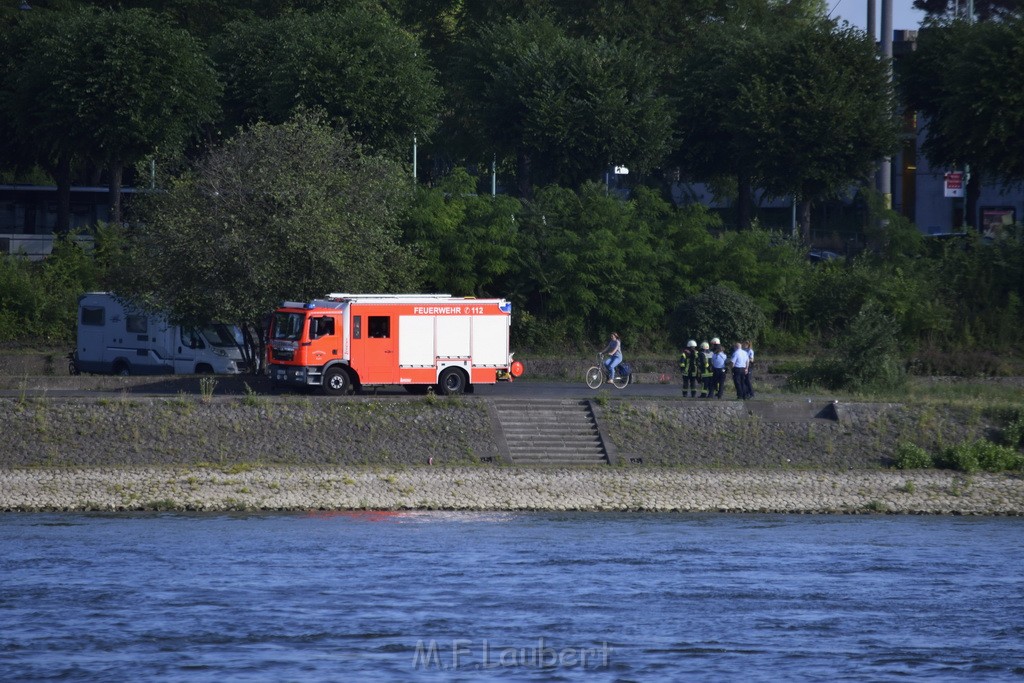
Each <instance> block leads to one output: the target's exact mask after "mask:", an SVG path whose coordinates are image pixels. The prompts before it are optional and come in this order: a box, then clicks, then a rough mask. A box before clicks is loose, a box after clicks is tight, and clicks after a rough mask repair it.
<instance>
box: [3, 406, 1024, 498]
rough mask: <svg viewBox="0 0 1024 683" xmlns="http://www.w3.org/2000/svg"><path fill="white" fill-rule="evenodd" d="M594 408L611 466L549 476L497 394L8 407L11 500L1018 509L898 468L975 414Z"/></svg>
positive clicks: (955, 479) (1011, 494)
mask: <svg viewBox="0 0 1024 683" xmlns="http://www.w3.org/2000/svg"><path fill="white" fill-rule="evenodd" d="M523 400H529V399H523ZM594 406H595V411H596V413H597V414H598V418H599V422H600V424H601V425H602V429H603V430H604V435H603V436H604V438H606V439H608V440H609V441H610V442H611V443H612V444H614V447H615V451H616V453H617V457H616V458H615V460H614V465H611V466H609V465H603V466H585V467H584V466H580V467H576V468H564V467H559V468H555V467H524V466H519V465H515V464H514V463H510V462H509V461H508V459H507V457H506V454H505V453H503V450H502V448H501V446H500V443H501V441H502V437H501V434H500V426H498V425H496V421H495V420H494V419H493V415H492V413H493V406H492V405H491V403H490V401H489V399H486V398H478V397H459V398H435V397H426V398H412V397H408V398H406V397H389V398H385V399H381V398H372V397H361V398H345V399H329V400H328V399H321V398H319V397H303V396H282V397H270V396H256V395H248V396H227V397H220V396H218V397H202V396H196V395H176V396H166V397H154V396H132V395H124V396H121V397H118V398H99V399H97V398H52V397H51V398H39V397H28V396H23V397H11V398H2V399H0V434H3V437H2V439H3V441H2V444H0V509H3V510H83V509H89V510H136V509H194V510H232V509H267V510H282V509H283V510H296V509H302V510H306V509H410V508H426V509H474V510H480V509H487V510H494V509H502V510H504V509H507V510H541V509H545V510H686V511H715V510H730V511H750V512H760V511H782V512H844V513H853V512H901V513H960V514H1014V515H1018V514H1024V478H1022V477H1021V476H1020V473H1016V474H975V475H971V476H965V475H962V474H958V473H953V472H946V471H913V472H901V471H898V470H893V469H889V468H888V467H887V466H888V465H889V464H890V463H891V456H892V453H893V449H894V448H895V445H896V444H897V443H899V442H900V441H908V442H911V443H915V444H917V445H919V446H922V447H924V448H927V449H929V450H933V451H934V450H935V449H937V448H941V447H943V446H949V445H952V444H954V443H958V442H960V441H965V440H972V439H975V438H980V437H982V436H985V435H988V434H992V433H993V431H994V430H996V429H997V426H996V425H993V424H991V423H990V422H989V421H988V420H987V419H986V417H985V416H984V415H981V414H978V413H976V412H972V411H970V410H961V409H957V408H954V407H936V406H903V405H898V404H866V403H865V404H844V405H838V404H832V403H830V402H828V403H824V408H822V409H820V410H819V409H818V406H817V405H815V406H812V407H811V408H804V407H801V406H800V405H797V404H795V403H790V404H786V403H785V402H783V401H751V402H746V403H744V402H738V401H721V402H718V401H712V402H702V401H696V400H680V399H662V400H657V399H642V398H639V397H634V398H631V399H630V398H613V399H610V400H604V401H594ZM808 410H810V411H811V412H808Z"/></svg>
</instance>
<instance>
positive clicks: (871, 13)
mask: <svg viewBox="0 0 1024 683" xmlns="http://www.w3.org/2000/svg"><path fill="white" fill-rule="evenodd" d="M875 25H876V22H875V0H868V21H867V25H866V26H865V27H864V30H865V31H866V32H867V34H868V38H870V39H871V40H874V39H875V36H876V33H875Z"/></svg>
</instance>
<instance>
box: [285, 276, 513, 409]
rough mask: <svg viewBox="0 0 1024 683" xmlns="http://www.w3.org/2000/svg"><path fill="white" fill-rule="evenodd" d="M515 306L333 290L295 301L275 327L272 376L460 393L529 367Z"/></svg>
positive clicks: (348, 386)
mask: <svg viewBox="0 0 1024 683" xmlns="http://www.w3.org/2000/svg"><path fill="white" fill-rule="evenodd" d="M511 318H512V304H510V303H509V302H508V301H505V300H504V299H471V298H460V297H453V296H451V295H448V294H329V295H327V297H326V298H324V299H316V300H314V301H311V302H309V303H300V302H294V301H289V302H285V303H284V304H282V305H281V307H280V308H278V309H277V310H276V311H275V312H274V315H273V319H272V321H271V326H270V344H269V349H268V361H269V371H270V378H271V380H272V381H273V382H275V383H279V384H295V385H304V386H319V387H321V388H322V389H323V391H324V393H327V394H346V393H349V392H351V391H352V390H353V388H358V387H365V386H377V385H389V384H399V385H402V386H404V387H406V388H407V390H408V391H410V392H411V393H426V392H427V390H428V389H429V388H430V387H432V386H433V387H435V388H436V390H437V391H438V392H439V393H443V394H460V393H463V392H467V391H472V390H473V385H475V384H494V383H495V382H497V381H501V380H504V381H512V379H513V378H514V377H518V376H519V375H521V374H522V372H523V366H522V363H520V362H519V361H513V360H512V353H510V352H509V327H510V322H511Z"/></svg>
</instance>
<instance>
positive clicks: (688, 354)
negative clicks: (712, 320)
mask: <svg viewBox="0 0 1024 683" xmlns="http://www.w3.org/2000/svg"><path fill="white" fill-rule="evenodd" d="M703 355H704V354H702V353H699V352H698V351H697V342H695V341H694V340H692V339H691V340H690V341H688V342H686V348H685V349H684V350H683V353H682V355H680V356H679V371H680V372H681V373H682V375H683V396H689V397H691V398H694V397H696V396H697V376H698V372H697V356H703Z"/></svg>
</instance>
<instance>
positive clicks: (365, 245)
mask: <svg viewBox="0 0 1024 683" xmlns="http://www.w3.org/2000/svg"><path fill="white" fill-rule="evenodd" d="M409 195H410V187H409V182H408V180H407V179H406V175H405V173H404V171H403V169H402V167H401V166H399V165H398V164H395V163H394V162H391V161H388V160H385V159H383V158H381V157H378V156H373V155H369V154H367V153H365V152H363V151H362V150H361V149H360V148H359V146H358V145H356V144H355V143H354V142H353V141H352V139H351V138H350V137H349V136H348V135H347V134H346V133H344V132H342V131H338V130H334V129H332V128H330V127H329V126H328V125H326V124H325V123H324V122H323V121H321V120H320V119H319V118H318V117H317V116H316V115H313V114H310V113H305V112H303V113H300V114H298V115H296V116H295V117H294V118H293V119H291V120H289V121H287V122H285V123H283V124H280V125H271V124H267V123H258V124H256V125H254V126H252V127H251V128H248V129H246V130H244V131H241V132H240V133H239V134H238V135H236V136H235V137H233V138H232V139H230V140H229V141H227V142H226V143H225V144H224V145H223V146H221V147H219V148H215V149H213V150H211V152H210V153H209V154H208V155H207V156H206V157H204V158H203V159H201V160H200V161H198V162H197V163H196V164H195V166H194V168H193V169H192V170H191V171H190V172H189V173H187V174H185V175H183V176H181V177H179V178H174V179H171V180H169V184H168V186H167V189H166V191H165V192H160V193H155V194H151V195H148V196H147V197H146V201H145V202H144V203H143V204H142V206H141V207H140V210H141V211H142V221H141V222H140V225H139V227H138V229H137V231H136V232H135V233H134V235H133V236H134V242H133V245H132V246H133V248H132V249H131V250H130V259H129V263H128V267H127V268H126V270H125V272H124V275H123V278H122V282H121V287H120V291H122V292H123V293H126V294H130V295H132V297H133V298H135V299H137V300H139V301H141V302H143V303H145V304H147V305H148V307H150V308H156V309H162V310H167V311H169V312H170V313H171V316H172V318H173V319H174V320H176V321H178V322H183V323H191V324H197V323H204V322H209V321H211V320H219V321H226V322H237V323H240V324H247V325H251V326H253V327H255V328H257V329H258V328H259V327H260V322H261V320H262V318H263V316H264V315H265V314H266V313H267V312H269V311H271V310H272V309H273V308H274V307H275V306H276V305H278V304H279V303H280V302H281V301H282V300H286V299H288V300H309V299H312V298H314V297H318V296H324V295H325V294H327V293H328V292H337V291H370V292H389V291H396V290H404V289H406V288H407V287H409V286H410V285H411V284H412V277H411V275H412V273H413V272H414V266H413V264H412V262H411V257H410V255H409V253H408V251H407V250H406V249H404V248H403V247H401V246H400V245H399V244H398V240H399V237H400V234H399V227H398V226H399V221H400V219H401V217H402V214H403V212H404V211H405V209H406V208H407V206H408V202H409Z"/></svg>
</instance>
